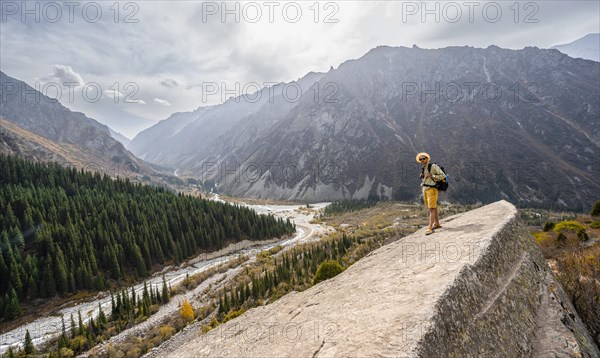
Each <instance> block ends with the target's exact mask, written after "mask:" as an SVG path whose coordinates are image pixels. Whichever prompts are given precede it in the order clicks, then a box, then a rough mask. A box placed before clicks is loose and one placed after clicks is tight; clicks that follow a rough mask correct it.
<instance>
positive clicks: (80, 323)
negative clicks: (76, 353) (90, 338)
mask: <svg viewBox="0 0 600 358" xmlns="http://www.w3.org/2000/svg"><path fill="white" fill-rule="evenodd" d="M77 315H78V316H79V324H78V330H77V333H78V334H79V335H80V336H83V335H84V333H85V331H84V329H85V327H84V326H83V320H82V319H81V311H77Z"/></svg>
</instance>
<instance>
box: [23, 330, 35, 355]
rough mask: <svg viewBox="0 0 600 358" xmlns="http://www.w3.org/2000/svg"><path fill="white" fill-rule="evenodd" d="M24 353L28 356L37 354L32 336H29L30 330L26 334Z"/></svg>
mask: <svg viewBox="0 0 600 358" xmlns="http://www.w3.org/2000/svg"><path fill="white" fill-rule="evenodd" d="M23 351H24V352H25V355H26V356H32V355H34V354H35V347H34V346H33V341H32V340H31V335H30V334H29V330H27V331H26V333H25V342H24V343H23Z"/></svg>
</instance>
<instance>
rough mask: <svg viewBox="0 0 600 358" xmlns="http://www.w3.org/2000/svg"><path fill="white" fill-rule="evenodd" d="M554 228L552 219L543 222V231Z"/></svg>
mask: <svg viewBox="0 0 600 358" xmlns="http://www.w3.org/2000/svg"><path fill="white" fill-rule="evenodd" d="M552 229H554V223H553V222H552V221H546V223H545V224H544V229H543V230H544V231H550V230H552Z"/></svg>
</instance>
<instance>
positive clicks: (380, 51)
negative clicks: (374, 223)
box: [132, 46, 600, 210]
mask: <svg viewBox="0 0 600 358" xmlns="http://www.w3.org/2000/svg"><path fill="white" fill-rule="evenodd" d="M598 78H600V64H599V63H595V62H592V61H586V60H580V59H573V58H571V57H569V56H567V55H564V54H562V53H560V52H559V51H555V50H545V49H538V48H525V49H522V50H507V49H502V48H498V47H495V46H490V47H488V48H485V49H480V48H472V47H449V48H443V49H433V50H427V49H420V48H418V47H413V48H404V47H399V48H393V47H378V48H375V49H373V50H371V51H369V52H368V53H367V54H365V55H364V56H362V57H361V58H359V59H356V60H350V61H346V62H344V63H343V64H342V65H340V66H339V68H337V69H335V70H334V69H332V70H330V71H329V72H328V73H326V74H319V75H318V76H317V75H310V74H309V75H307V77H306V78H305V79H301V80H299V82H304V84H303V85H301V86H300V87H301V88H304V89H305V90H303V91H302V96H301V98H299V99H294V100H293V101H292V100H289V99H286V98H283V96H282V95H281V93H282V91H281V89H282V88H281V87H279V88H276V89H275V90H274V93H275V94H276V95H279V97H276V98H275V99H274V100H273V101H264V102H255V103H254V102H250V101H249V100H248V99H245V98H244V97H239V98H237V99H230V100H229V101H227V102H225V103H224V104H222V105H219V106H215V107H214V108H210V109H209V110H207V111H206V114H204V115H201V116H199V117H198V118H197V119H191V121H190V122H189V124H187V125H186V126H185V127H184V128H183V129H181V130H179V131H174V130H171V131H167V133H168V135H165V136H164V137H161V136H159V135H158V131H157V133H156V134H155V136H154V137H153V138H155V139H156V140H155V141H153V142H151V143H150V142H148V143H147V144H145V147H144V148H145V149H142V150H140V151H139V152H136V153H139V154H140V155H141V154H142V153H147V154H148V156H147V157H145V158H146V159H148V160H150V161H154V160H156V161H157V162H158V163H160V164H162V165H168V166H172V167H176V168H178V169H179V173H181V174H182V175H186V174H187V175H195V176H197V177H201V178H202V179H205V180H213V181H214V182H216V183H217V186H218V190H219V191H222V192H225V193H227V194H232V195H239V196H252V197H262V198H265V197H269V198H281V199H296V200H307V201H319V200H338V199H344V198H345V199H348V198H354V199H360V198H392V199H400V200H418V197H419V194H420V190H419V180H418V171H419V168H418V165H417V164H416V163H415V159H414V158H415V154H416V153H418V152H420V151H427V152H429V153H430V154H431V155H432V157H433V160H434V161H436V162H440V163H442V164H443V165H444V166H445V168H446V169H447V170H448V172H449V173H450V176H451V185H450V189H449V191H448V192H447V194H444V196H443V197H442V200H451V201H458V202H461V203H477V202H482V203H488V202H492V201H495V200H499V199H507V200H511V201H512V202H514V203H517V204H518V205H522V206H535V207H549V208H556V209H558V210H562V209H567V208H569V209H574V210H581V209H585V210H589V207H590V206H591V204H593V201H594V200H596V199H597V197H598V193H600V182H599V181H598V180H597V178H598V177H600V164H599V163H598V161H597V158H598V156H599V154H600V127H599V126H598V118H600V82H599V81H598ZM315 83H316V84H315ZM282 86H284V85H282ZM288 86H289V85H288ZM311 88H312V90H311ZM315 88H318V89H319V91H318V92H317V91H315V90H314V89H315ZM238 103H239V104H238ZM209 114H210V115H209ZM167 124H168V122H165V123H162V122H161V125H165V126H166V125H167ZM225 124H226V125H225ZM152 130H153V128H150V129H149V130H148V131H152ZM136 141H137V140H136V139H134V140H133V142H132V146H133V145H136ZM132 148H133V147H132ZM136 150H138V149H136ZM134 151H135V150H134Z"/></svg>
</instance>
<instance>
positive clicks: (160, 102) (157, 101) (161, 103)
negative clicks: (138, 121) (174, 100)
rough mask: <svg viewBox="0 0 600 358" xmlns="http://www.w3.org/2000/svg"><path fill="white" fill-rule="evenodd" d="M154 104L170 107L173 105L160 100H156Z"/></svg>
mask: <svg viewBox="0 0 600 358" xmlns="http://www.w3.org/2000/svg"><path fill="white" fill-rule="evenodd" d="M154 102H156V103H158V104H160V105H161V106H170V105H171V103H169V101H167V100H164V99H160V98H155V99H154Z"/></svg>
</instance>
